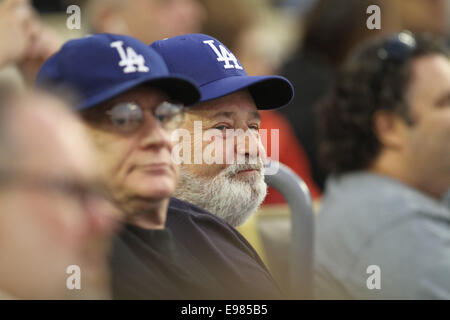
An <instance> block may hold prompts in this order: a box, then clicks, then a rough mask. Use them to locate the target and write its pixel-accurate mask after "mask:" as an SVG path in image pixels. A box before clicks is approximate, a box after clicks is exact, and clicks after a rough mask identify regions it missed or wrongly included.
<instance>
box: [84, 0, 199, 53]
mask: <svg viewBox="0 0 450 320" xmlns="http://www.w3.org/2000/svg"><path fill="white" fill-rule="evenodd" d="M82 3H85V4H84V5H83V8H86V9H87V15H88V23H89V26H90V30H91V31H92V32H95V33H104V32H106V33H115V34H124V35H129V36H132V37H134V38H136V39H139V40H141V41H142V42H144V43H147V44H150V43H152V42H153V41H156V40H159V39H164V38H168V37H173V36H176V35H180V34H185V33H193V32H199V31H200V30H201V27H202V24H203V22H204V20H205V10H204V8H203V7H202V5H201V4H200V3H199V2H198V0H133V1H127V0H86V1H84V2H82Z"/></svg>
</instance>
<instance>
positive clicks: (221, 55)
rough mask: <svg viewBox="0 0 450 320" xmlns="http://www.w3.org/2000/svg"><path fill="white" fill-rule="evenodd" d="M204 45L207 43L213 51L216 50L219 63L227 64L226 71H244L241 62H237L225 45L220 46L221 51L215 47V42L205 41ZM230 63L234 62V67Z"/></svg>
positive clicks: (225, 65)
mask: <svg viewBox="0 0 450 320" xmlns="http://www.w3.org/2000/svg"><path fill="white" fill-rule="evenodd" d="M203 43H206V44H207V45H209V46H210V47H211V49H213V50H214V52H215V54H216V55H217V61H219V62H225V64H224V66H223V67H224V68H225V69H234V68H236V69H239V70H242V69H243V68H242V67H241V66H240V65H239V62H238V61H237V59H236V57H235V55H234V54H232V53H231V52H230V51H228V50H227V48H225V47H224V46H223V45H221V44H220V45H219V48H220V51H219V49H217V47H216V46H215V45H214V40H205V41H203ZM230 61H231V62H233V65H232V64H230Z"/></svg>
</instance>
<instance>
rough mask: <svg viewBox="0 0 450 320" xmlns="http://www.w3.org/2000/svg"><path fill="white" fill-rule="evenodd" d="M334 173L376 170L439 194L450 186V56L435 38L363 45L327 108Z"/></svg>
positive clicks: (324, 147) (407, 36)
mask: <svg viewBox="0 0 450 320" xmlns="http://www.w3.org/2000/svg"><path fill="white" fill-rule="evenodd" d="M319 125H320V127H321V135H322V144H321V154H322V158H323V162H324V165H325V166H326V167H327V169H328V170H329V172H331V173H335V174H341V173H345V172H349V171H355V170H371V171H373V172H376V173H380V174H385V175H388V176H391V177H394V178H396V179H398V180H400V181H402V182H404V183H406V184H408V185H410V186H412V187H414V188H416V189H418V190H421V191H422V192H424V193H426V194H428V195H430V196H433V197H435V198H439V197H441V196H443V194H444V193H445V191H446V190H447V189H448V188H449V186H450V61H449V55H448V48H446V47H445V46H444V45H443V44H442V43H441V42H440V40H439V39H436V38H433V37H431V36H425V35H423V36H416V35H414V34H412V33H410V32H407V31H405V32H401V33H398V34H394V35H392V36H390V37H385V38H382V39H377V40H375V41H371V42H368V43H365V44H363V45H362V46H361V47H360V48H359V49H358V50H357V51H356V52H355V53H354V54H353V55H351V56H350V58H349V60H348V61H347V63H346V64H345V66H344V69H343V72H342V74H341V75H340V78H339V79H338V81H337V87H336V90H335V92H334V95H333V97H332V98H331V99H330V101H329V103H327V104H324V105H323V106H322V108H321V110H320V124H319Z"/></svg>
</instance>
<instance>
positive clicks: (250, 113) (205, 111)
mask: <svg viewBox="0 0 450 320" xmlns="http://www.w3.org/2000/svg"><path fill="white" fill-rule="evenodd" d="M187 113H188V114H190V115H193V116H194V117H199V118H205V119H209V120H214V119H216V118H221V117H222V118H223V117H228V118H246V119H248V118H260V116H259V112H258V110H257V107H256V105H255V102H254V101H253V98H252V97H251V95H250V94H249V93H248V91H247V90H241V91H238V92H235V93H232V94H229V95H226V96H224V97H221V98H218V99H213V100H210V101H206V102H202V103H199V104H197V105H196V106H194V107H191V108H189V109H188V110H187Z"/></svg>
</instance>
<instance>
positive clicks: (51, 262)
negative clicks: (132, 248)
mask: <svg viewBox="0 0 450 320" xmlns="http://www.w3.org/2000/svg"><path fill="white" fill-rule="evenodd" d="M0 94H1V93H0ZM1 100H2V101H0V114H1V115H0V234H1V237H0V260H1V261H2V263H1V264H0V299H106V298H109V297H110V286H109V269H108V268H107V253H108V252H109V243H110V241H109V240H110V238H109V236H110V234H111V232H112V230H113V228H114V226H115V220H114V219H116V218H117V217H115V216H113V213H114V212H113V211H112V210H110V209H111V208H110V206H109V205H108V203H107V202H106V199H105V198H103V196H102V194H101V189H100V188H99V185H98V176H97V168H96V167H95V165H94V163H95V160H94V155H93V153H92V150H91V149H90V145H89V144H87V143H86V139H87V137H86V136H85V132H84V130H83V127H82V125H81V123H80V121H79V120H78V119H76V118H75V116H74V115H72V114H71V113H69V111H68V110H66V108H67V106H66V105H65V104H64V103H63V102H62V101H60V100H59V99H57V98H55V97H52V96H48V95H46V94H43V93H36V92H26V93H23V94H20V95H14V96H13V95H11V96H10V97H5V95H4V92H3V94H2V96H1ZM68 132H70V135H68V134H67V133H68ZM72 265H76V266H78V267H80V272H81V279H80V281H81V282H80V283H81V288H80V290H77V289H74V290H69V288H68V287H67V286H66V283H67V280H68V277H69V276H70V273H69V274H68V273H67V269H68V267H69V266H72Z"/></svg>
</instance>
